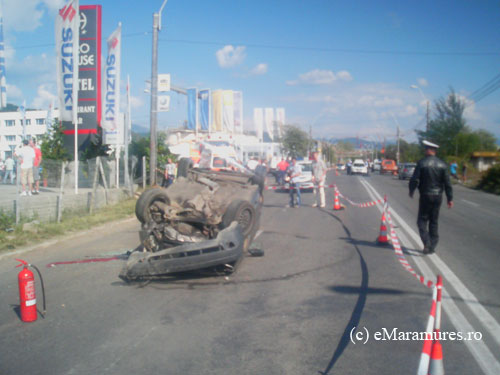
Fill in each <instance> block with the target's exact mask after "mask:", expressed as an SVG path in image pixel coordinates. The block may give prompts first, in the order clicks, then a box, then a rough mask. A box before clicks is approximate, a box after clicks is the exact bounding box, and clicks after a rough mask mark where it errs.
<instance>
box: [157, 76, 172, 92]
mask: <svg viewBox="0 0 500 375" xmlns="http://www.w3.org/2000/svg"><path fill="white" fill-rule="evenodd" d="M167 91H170V74H158V92H167Z"/></svg>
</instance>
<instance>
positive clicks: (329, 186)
mask: <svg viewBox="0 0 500 375" xmlns="http://www.w3.org/2000/svg"><path fill="white" fill-rule="evenodd" d="M323 187H324V188H325V189H332V188H334V187H335V184H331V185H325V186H323ZM288 189H290V188H289V187H285V186H265V187H264V190H288Z"/></svg>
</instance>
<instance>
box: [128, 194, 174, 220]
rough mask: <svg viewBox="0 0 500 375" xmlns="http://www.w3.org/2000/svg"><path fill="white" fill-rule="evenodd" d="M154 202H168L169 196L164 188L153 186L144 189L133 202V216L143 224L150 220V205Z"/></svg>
mask: <svg viewBox="0 0 500 375" xmlns="http://www.w3.org/2000/svg"><path fill="white" fill-rule="evenodd" d="M155 202H163V203H166V204H170V198H169V197H168V195H167V192H166V191H165V189H162V188H154V189H150V190H146V191H145V192H144V193H142V194H141V196H140V197H139V199H138V200H137V203H136V204H135V216H136V217H137V219H138V220H139V221H140V222H141V223H143V224H145V223H148V222H149V221H151V219H152V216H151V211H150V207H151V206H152V205H153V204H154V203H155Z"/></svg>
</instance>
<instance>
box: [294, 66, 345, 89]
mask: <svg viewBox="0 0 500 375" xmlns="http://www.w3.org/2000/svg"><path fill="white" fill-rule="evenodd" d="M337 80H341V81H352V76H351V74H350V73H349V72H348V71H346V70H342V71H340V72H338V73H337V74H335V73H334V72H333V71H331V70H321V69H314V70H311V71H309V72H307V73H302V74H299V78H298V79H297V80H293V81H287V82H286V84H287V85H288V86H295V85H299V84H302V85H331V84H332V83H334V82H335V81H337Z"/></svg>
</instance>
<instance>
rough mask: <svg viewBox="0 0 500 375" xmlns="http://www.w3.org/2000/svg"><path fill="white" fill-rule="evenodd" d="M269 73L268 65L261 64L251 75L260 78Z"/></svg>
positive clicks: (251, 71)
mask: <svg viewBox="0 0 500 375" xmlns="http://www.w3.org/2000/svg"><path fill="white" fill-rule="evenodd" d="M266 73H267V64H265V63H261V64H257V65H256V66H255V67H254V68H253V69H252V70H250V75H252V76H260V75H263V74H266Z"/></svg>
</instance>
